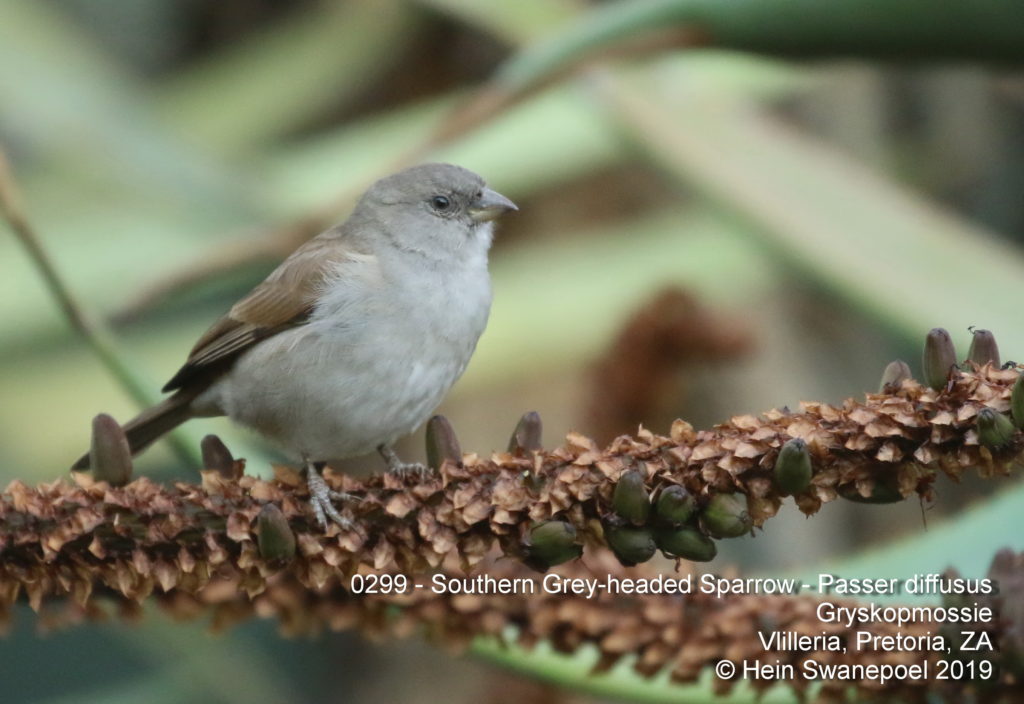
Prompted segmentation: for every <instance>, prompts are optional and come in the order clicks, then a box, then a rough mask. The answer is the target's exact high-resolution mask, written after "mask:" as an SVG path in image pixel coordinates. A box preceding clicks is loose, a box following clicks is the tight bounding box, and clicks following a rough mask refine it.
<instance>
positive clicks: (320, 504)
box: [306, 465, 356, 530]
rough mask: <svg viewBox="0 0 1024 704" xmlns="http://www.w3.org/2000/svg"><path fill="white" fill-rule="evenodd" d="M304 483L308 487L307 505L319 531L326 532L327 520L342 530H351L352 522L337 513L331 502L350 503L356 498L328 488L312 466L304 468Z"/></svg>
mask: <svg viewBox="0 0 1024 704" xmlns="http://www.w3.org/2000/svg"><path fill="white" fill-rule="evenodd" d="M306 483H307V485H308V486H309V505H310V508H312V509H313V516H314V517H315V518H316V522H317V525H319V526H320V529H321V530H327V519H330V520H331V521H333V522H334V523H337V524H338V525H339V526H341V528H342V529H343V530H349V529H350V528H352V526H353V523H352V521H351V520H350V519H348V518H345V517H344V516H342V515H341V514H340V513H338V509H336V508H335V507H334V504H333V503H332V500H336V501H352V500H354V499H355V498H356V497H355V496H353V495H352V494H346V493H345V492H343V491H335V490H334V489H331V488H330V487H328V486H327V482H325V481H324V478H323V477H321V476H320V472H318V471H317V470H316V467H314V466H313V465H308V466H307V467H306Z"/></svg>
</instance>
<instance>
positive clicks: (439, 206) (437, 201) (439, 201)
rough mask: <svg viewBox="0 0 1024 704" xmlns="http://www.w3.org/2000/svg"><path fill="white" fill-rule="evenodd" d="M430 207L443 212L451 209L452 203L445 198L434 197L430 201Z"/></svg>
mask: <svg viewBox="0 0 1024 704" xmlns="http://www.w3.org/2000/svg"><path fill="white" fill-rule="evenodd" d="M430 205H432V206H433V207H434V210H438V211H441V212H444V211H446V210H448V209H449V208H450V207H452V201H451V199H449V198H448V197H447V196H434V197H433V198H431V199H430Z"/></svg>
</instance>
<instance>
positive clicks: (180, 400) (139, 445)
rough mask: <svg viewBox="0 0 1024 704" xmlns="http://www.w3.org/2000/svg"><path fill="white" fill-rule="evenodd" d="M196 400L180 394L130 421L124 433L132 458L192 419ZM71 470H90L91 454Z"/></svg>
mask: <svg viewBox="0 0 1024 704" xmlns="http://www.w3.org/2000/svg"><path fill="white" fill-rule="evenodd" d="M194 398H195V394H192V393H182V392H178V393H176V394H174V395H173V396H170V397H169V398H165V399H164V400H163V401H161V402H160V403H158V404H156V405H155V406H151V407H150V408H147V409H146V410H144V411H143V412H142V413H140V414H139V415H137V416H135V417H134V418H132V419H131V420H130V421H128V423H126V424H125V426H124V433H125V435H127V436H128V447H129V448H130V449H131V452H132V456H133V457H134V456H135V455H137V454H139V453H140V452H142V451H143V450H145V449H146V448H147V447H149V446H150V445H152V444H153V443H154V442H155V441H156V440H157V439H158V438H160V437H161V436H163V435H165V434H167V433H169V432H170V431H172V430H174V429H175V428H177V427H178V426H179V425H181V424H182V423H184V422H185V421H187V420H188V419H189V418H191V417H192V412H191V410H190V409H189V406H190V404H191V403H192V400H193V399H194ZM71 469H72V470H76V471H81V470H86V469H89V453H88V452H87V453H85V454H84V455H82V456H81V457H79V458H78V461H77V462H75V463H74V464H73V465H71Z"/></svg>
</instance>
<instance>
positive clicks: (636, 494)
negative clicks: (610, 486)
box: [612, 469, 651, 526]
mask: <svg viewBox="0 0 1024 704" xmlns="http://www.w3.org/2000/svg"><path fill="white" fill-rule="evenodd" d="M612 510H614V511H615V513H616V515H618V516H620V517H622V518H624V519H626V520H627V521H629V522H630V523H632V524H634V525H638V526H642V525H643V524H645V523H647V519H648V518H649V517H650V515H651V498H650V495H649V494H648V492H647V486H646V485H645V484H644V475H643V473H642V472H639V471H637V470H635V469H631V470H629V471H627V472H623V473H622V476H620V477H619V481H618V482H616V484H615V489H614V491H613V493H612Z"/></svg>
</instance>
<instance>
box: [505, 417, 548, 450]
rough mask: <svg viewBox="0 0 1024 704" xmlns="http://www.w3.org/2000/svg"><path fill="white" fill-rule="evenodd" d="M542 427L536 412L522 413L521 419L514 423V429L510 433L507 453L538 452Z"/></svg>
mask: <svg viewBox="0 0 1024 704" xmlns="http://www.w3.org/2000/svg"><path fill="white" fill-rule="evenodd" d="M542 430H543V426H542V425H541V422H540V414H539V413H537V412H536V411H530V412H529V413H524V414H523V417H522V418H520V419H519V422H518V423H516V429H515V430H513V431H512V437H511V438H509V441H508V451H509V452H511V453H519V452H523V453H526V452H532V451H535V450H540V449H541V447H542V445H541V431H542Z"/></svg>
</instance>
